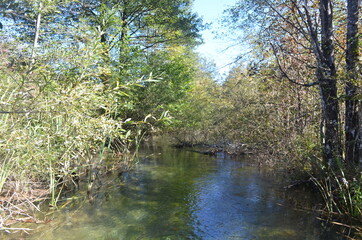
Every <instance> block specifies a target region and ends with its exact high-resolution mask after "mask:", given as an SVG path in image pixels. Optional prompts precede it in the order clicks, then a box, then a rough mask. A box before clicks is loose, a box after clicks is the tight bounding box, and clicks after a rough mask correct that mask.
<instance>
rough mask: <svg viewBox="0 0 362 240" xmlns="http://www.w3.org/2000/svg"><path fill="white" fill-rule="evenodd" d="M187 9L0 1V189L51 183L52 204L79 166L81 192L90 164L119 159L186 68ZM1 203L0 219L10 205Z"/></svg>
mask: <svg viewBox="0 0 362 240" xmlns="http://www.w3.org/2000/svg"><path fill="white" fill-rule="evenodd" d="M190 9H191V1H189V0H177V1H174V0H172V1H170V0H162V1H154V0H139V1H113V0H79V1H67V0H50V1H49V0H30V1H28V0H26V1H22V0H19V1H6V0H2V1H0V22H1V25H0V26H1V29H0V34H1V36H0V38H1V39H2V41H1V43H0V59H1V63H0V86H1V88H0V99H1V100H0V118H1V121H0V139H1V140H0V165H1V169H0V192H1V193H0V194H1V197H5V198H6V199H13V198H14V197H13V196H20V197H15V198H16V199H13V200H19V201H20V202H24V201H25V202H29V203H30V202H31V201H27V198H31V200H34V199H33V198H36V197H40V196H39V194H38V193H45V194H49V193H51V196H52V197H51V203H52V205H54V206H55V205H56V203H57V200H59V197H61V195H60V193H59V192H60V191H61V190H64V189H65V188H66V187H68V188H69V187H71V185H73V183H75V185H76V183H77V181H79V179H80V178H82V176H83V175H86V174H88V177H87V181H88V193H91V192H92V189H93V188H94V184H93V183H94V182H96V179H95V178H97V177H99V175H100V174H99V173H100V172H102V171H103V172H104V171H108V170H109V169H110V168H121V169H123V170H125V169H127V168H128V167H129V164H131V160H132V154H131V153H130V149H131V147H132V146H135V145H138V144H139V142H140V139H141V138H142V136H143V134H144V130H146V129H149V128H150V127H152V126H154V125H155V124H158V123H159V122H162V121H163V120H164V119H165V117H166V116H167V114H166V113H167V110H168V109H169V108H170V106H171V105H172V104H175V103H177V102H178V101H180V99H181V98H182V97H183V96H184V95H185V93H186V91H187V89H188V88H189V83H190V82H191V80H192V78H193V74H194V68H193V65H194V64H193V62H195V61H196V60H195V59H196V58H195V56H194V54H192V48H193V47H194V46H195V45H196V44H197V42H198V41H199V40H198V38H199V36H198V31H199V28H200V27H201V25H200V24H201V22H200V20H199V19H198V18H197V16H196V15H195V14H193V13H192V12H191V10H190ZM106 150H113V152H116V156H118V157H117V158H116V159H113V160H114V161H113V162H112V164H111V163H110V162H108V161H109V160H107V159H109V156H110V153H111V151H106ZM107 152H108V154H106V153H107ZM106 156H108V157H107V158H106ZM37 189H38V191H36V190H37ZM39 189H40V190H39ZM14 194H16V195H14ZM10 202H11V203H10ZM9 204H13V201H9ZM9 206H10V207H9ZM11 206H13V205H5V204H4V205H2V206H1V207H2V209H1V214H0V217H1V218H0V220H1V221H0V227H3V226H5V225H6V224H7V222H6V221H11V217H12V216H11V214H14V216H13V217H16V216H15V215H17V214H19V211H12V210H13V208H12V207H11ZM20 209H21V208H18V210H20ZM24 210H25V209H24Z"/></svg>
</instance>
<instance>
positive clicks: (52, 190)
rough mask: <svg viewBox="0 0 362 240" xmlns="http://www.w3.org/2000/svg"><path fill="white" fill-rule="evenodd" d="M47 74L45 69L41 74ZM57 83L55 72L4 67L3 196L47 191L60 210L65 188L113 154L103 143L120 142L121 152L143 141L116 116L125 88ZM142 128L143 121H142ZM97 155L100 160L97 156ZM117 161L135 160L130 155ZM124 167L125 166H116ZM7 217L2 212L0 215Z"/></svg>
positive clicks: (0, 91)
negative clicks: (121, 93)
mask: <svg viewBox="0 0 362 240" xmlns="http://www.w3.org/2000/svg"><path fill="white" fill-rule="evenodd" d="M39 71H43V70H39ZM60 77H61V76H58V79H57V81H55V80H54V79H53V78H54V73H53V74H52V73H49V72H45V73H42V72H33V73H32V75H29V74H27V73H26V72H22V71H20V70H19V71H10V70H7V69H2V68H1V66H0V85H1V86H2V87H1V88H0V120H1V121H0V167H1V169H0V195H1V196H3V197H5V196H10V195H11V194H13V193H17V194H20V195H22V196H27V197H28V196H29V194H33V195H34V194H35V195H34V196H31V198H32V199H30V200H34V199H35V198H36V197H37V196H36V191H35V190H37V189H38V188H42V189H43V190H44V189H48V190H47V193H48V196H49V198H50V204H51V205H52V206H54V207H56V206H57V204H58V202H59V199H60V197H61V190H62V189H65V186H67V185H68V186H69V185H72V184H75V182H74V178H75V177H79V176H81V175H84V174H86V172H87V171H88V170H87V169H89V168H92V167H98V166H100V165H101V164H102V162H103V161H104V159H105V158H106V155H107V152H109V151H111V149H110V148H109V147H108V148H106V147H105V144H106V142H107V140H108V139H117V140H118V141H119V142H120V143H121V146H122V147H120V148H118V149H117V151H121V152H122V151H124V152H128V151H129V150H128V148H129V147H130V145H131V144H132V143H133V142H135V141H136V140H134V139H137V141H138V138H139V136H138V135H139V133H138V132H137V131H134V130H133V129H128V130H126V129H125V128H124V121H123V120H122V119H119V118H117V117H116V116H115V114H114V112H116V111H117V109H118V108H120V105H121V104H122V99H121V98H120V97H119V93H120V91H122V87H121V86H117V89H112V88H111V87H108V88H107V89H105V87H104V85H103V84H102V83H99V82H96V81H94V80H91V79H87V80H85V79H83V80H82V81H79V82H77V84H62V81H59V78H60ZM140 124H141V123H140ZM96 155H99V157H95V156H96ZM120 156H121V157H119V158H118V161H119V162H123V161H125V162H127V164H124V165H125V166H126V165H128V163H129V162H130V161H132V159H130V158H129V155H127V156H126V155H125V154H124V156H125V157H122V155H120ZM118 165H122V164H118ZM3 214H6V213H5V212H1V213H0V215H3Z"/></svg>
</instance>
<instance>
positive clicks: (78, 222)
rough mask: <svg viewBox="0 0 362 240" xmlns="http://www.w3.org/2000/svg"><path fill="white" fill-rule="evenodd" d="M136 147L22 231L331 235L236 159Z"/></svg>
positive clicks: (106, 235)
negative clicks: (115, 168)
mask: <svg viewBox="0 0 362 240" xmlns="http://www.w3.org/2000/svg"><path fill="white" fill-rule="evenodd" d="M141 154H142V156H143V157H141V160H140V164H138V165H137V167H136V169H135V171H133V172H131V173H128V174H124V175H122V176H121V177H120V178H122V179H120V178H116V179H113V182H112V184H111V186H108V187H104V188H103V189H101V190H100V192H99V194H98V197H97V198H96V199H95V200H94V201H93V202H91V203H90V202H89V201H83V202H81V203H79V204H74V205H73V206H72V207H67V208H64V209H63V210H62V211H61V212H60V213H56V216H55V218H54V220H53V221H52V222H50V223H49V224H47V225H38V226H35V230H34V231H33V232H34V233H33V234H31V235H28V236H26V237H25V238H27V239H105V240H106V239H109V240H111V239H296V240H298V239H303V240H304V239H328V240H330V239H331V240H333V239H339V238H338V236H339V235H338V234H336V233H335V232H334V231H332V230H330V229H325V228H323V227H322V226H321V224H320V223H319V222H318V221H317V220H316V218H315V216H313V214H311V213H307V212H303V211H300V210H297V209H294V208H293V207H288V204H286V202H285V200H284V199H285V198H283V194H285V193H284V192H283V190H282V188H281V187H280V186H278V185H277V184H276V183H275V181H272V180H271V178H270V176H269V177H268V176H267V175H265V174H263V173H262V172H261V171H260V170H258V169H257V168H254V167H250V166H248V165H247V164H245V163H243V161H242V159H241V160H238V161H236V160H232V159H228V158H227V157H225V156H222V155H218V156H217V157H210V156H206V155H201V154H198V153H194V152H187V151H181V150H177V149H172V148H169V147H157V146H153V145H149V146H145V147H144V148H143V149H142V150H141ZM23 237H24V236H23ZM9 239H11V238H9ZM15 239H17V238H15Z"/></svg>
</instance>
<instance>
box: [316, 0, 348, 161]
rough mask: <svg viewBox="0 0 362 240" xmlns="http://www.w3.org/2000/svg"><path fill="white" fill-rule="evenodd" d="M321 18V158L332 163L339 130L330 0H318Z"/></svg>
mask: <svg viewBox="0 0 362 240" xmlns="http://www.w3.org/2000/svg"><path fill="white" fill-rule="evenodd" d="M319 14H320V18H321V45H320V49H321V56H320V57H319V61H318V62H319V63H318V69H317V77H318V81H319V86H320V94H321V101H322V111H323V112H322V114H323V120H324V128H325V131H324V136H323V137H324V139H323V144H324V148H323V158H324V161H325V163H327V164H328V165H334V164H335V162H336V161H337V159H340V158H341V155H342V149H341V139H340V131H339V106H338V100H337V86H336V67H335V63H334V45H333V24H332V22H333V9H332V1H331V0H320V2H319Z"/></svg>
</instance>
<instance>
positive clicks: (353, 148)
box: [345, 0, 362, 164]
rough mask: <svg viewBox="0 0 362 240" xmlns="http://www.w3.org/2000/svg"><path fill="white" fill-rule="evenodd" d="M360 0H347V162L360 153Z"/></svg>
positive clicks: (356, 160)
mask: <svg viewBox="0 0 362 240" xmlns="http://www.w3.org/2000/svg"><path fill="white" fill-rule="evenodd" d="M360 3H361V1H360V0H347V21H348V22H347V48H346V71H347V81H346V85H345V91H346V101H345V104H346V113H345V117H346V122H345V134H346V142H345V151H346V152H345V158H346V159H345V160H346V162H347V163H351V164H352V163H358V162H359V160H360V158H361V156H360V154H362V149H360V148H361V146H362V144H361V143H360V142H361V136H360V131H361V126H360V118H359V113H358V111H361V109H359V103H358V99H356V96H357V93H358V88H357V81H358V78H359V76H358V72H357V65H358V63H359V59H358V57H359V51H358V44H359V34H358V15H359V9H358V7H359V5H360Z"/></svg>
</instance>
